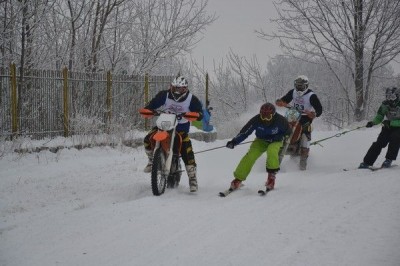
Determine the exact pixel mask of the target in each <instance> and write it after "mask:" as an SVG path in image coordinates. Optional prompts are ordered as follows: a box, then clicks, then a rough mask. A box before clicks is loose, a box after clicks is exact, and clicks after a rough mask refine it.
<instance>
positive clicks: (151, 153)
mask: <svg viewBox="0 0 400 266" xmlns="http://www.w3.org/2000/svg"><path fill="white" fill-rule="evenodd" d="M144 151H145V152H146V155H147V158H149V162H148V163H147V165H146V167H145V168H144V169H143V172H145V173H150V172H151V168H152V166H153V151H152V150H146V149H145V150H144Z"/></svg>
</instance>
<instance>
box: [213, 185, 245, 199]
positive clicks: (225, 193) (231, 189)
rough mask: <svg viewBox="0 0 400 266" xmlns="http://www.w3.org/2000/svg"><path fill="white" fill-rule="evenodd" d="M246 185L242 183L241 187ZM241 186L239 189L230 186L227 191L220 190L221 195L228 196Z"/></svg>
mask: <svg viewBox="0 0 400 266" xmlns="http://www.w3.org/2000/svg"><path fill="white" fill-rule="evenodd" d="M243 186H244V185H243V184H240V187H239V188H241V187H243ZM239 188H237V189H233V188H231V187H230V188H228V189H227V190H225V191H222V192H219V194H218V195H219V196H220V197H226V196H228V195H229V194H231V193H232V192H233V191H235V190H238V189H239Z"/></svg>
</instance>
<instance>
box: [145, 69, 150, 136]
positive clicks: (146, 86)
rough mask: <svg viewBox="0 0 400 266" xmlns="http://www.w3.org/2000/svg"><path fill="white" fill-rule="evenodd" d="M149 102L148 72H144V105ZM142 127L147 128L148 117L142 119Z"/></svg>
mask: <svg viewBox="0 0 400 266" xmlns="http://www.w3.org/2000/svg"><path fill="white" fill-rule="evenodd" d="M148 102H149V74H148V73H146V74H145V75H144V105H147V103H148ZM144 129H145V130H148V129H149V121H148V119H144Z"/></svg>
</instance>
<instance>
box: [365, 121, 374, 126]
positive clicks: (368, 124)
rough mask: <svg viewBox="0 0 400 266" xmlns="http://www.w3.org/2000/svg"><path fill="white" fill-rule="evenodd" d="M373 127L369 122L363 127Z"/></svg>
mask: <svg viewBox="0 0 400 266" xmlns="http://www.w3.org/2000/svg"><path fill="white" fill-rule="evenodd" d="M373 126H374V123H373V122H372V121H369V122H368V123H367V124H366V125H365V127H373Z"/></svg>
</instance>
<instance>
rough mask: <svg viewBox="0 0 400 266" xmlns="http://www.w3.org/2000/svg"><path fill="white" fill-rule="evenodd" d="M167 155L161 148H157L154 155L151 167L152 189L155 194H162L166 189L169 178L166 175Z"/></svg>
mask: <svg viewBox="0 0 400 266" xmlns="http://www.w3.org/2000/svg"><path fill="white" fill-rule="evenodd" d="M164 165H165V155H164V153H163V152H162V150H161V148H157V149H156V150H155V151H154V155H153V167H152V169H151V190H152V191H153V195H154V196H160V195H161V194H163V193H164V191H165V186H166V184H167V178H166V176H165V175H164V171H163V167H164Z"/></svg>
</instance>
